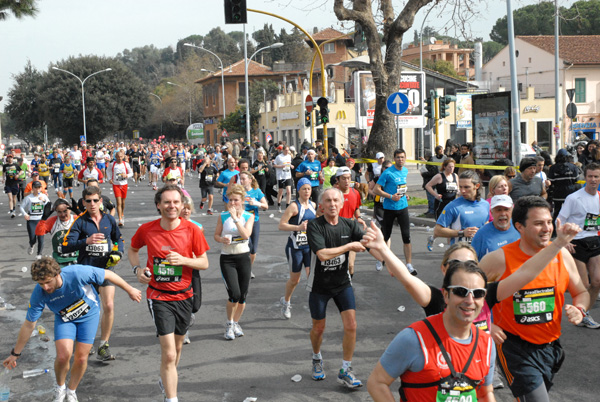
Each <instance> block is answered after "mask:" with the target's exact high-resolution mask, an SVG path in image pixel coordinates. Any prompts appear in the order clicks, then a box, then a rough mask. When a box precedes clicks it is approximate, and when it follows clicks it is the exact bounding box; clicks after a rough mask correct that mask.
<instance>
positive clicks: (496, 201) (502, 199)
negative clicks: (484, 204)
mask: <svg viewBox="0 0 600 402" xmlns="http://www.w3.org/2000/svg"><path fill="white" fill-rule="evenodd" d="M512 206H513V200H512V198H510V197H509V196H508V195H504V194H503V195H495V196H493V197H492V200H491V205H490V208H491V209H494V208H496V207H506V208H512Z"/></svg>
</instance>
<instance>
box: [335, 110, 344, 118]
mask: <svg viewBox="0 0 600 402" xmlns="http://www.w3.org/2000/svg"><path fill="white" fill-rule="evenodd" d="M335 119H336V120H346V111H345V110H338V112H337V113H336V115H335Z"/></svg>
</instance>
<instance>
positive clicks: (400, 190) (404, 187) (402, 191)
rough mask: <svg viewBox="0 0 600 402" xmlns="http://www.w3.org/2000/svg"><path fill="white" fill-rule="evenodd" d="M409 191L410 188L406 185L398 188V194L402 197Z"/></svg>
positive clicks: (399, 185)
mask: <svg viewBox="0 0 600 402" xmlns="http://www.w3.org/2000/svg"><path fill="white" fill-rule="evenodd" d="M407 190H408V187H407V186H406V184H398V185H397V186H396V194H400V195H402V196H404V194H406V191H407Z"/></svg>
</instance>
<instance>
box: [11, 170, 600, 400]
mask: <svg viewBox="0 0 600 402" xmlns="http://www.w3.org/2000/svg"><path fill="white" fill-rule="evenodd" d="M197 182H198V180H197V179H190V180H189V182H188V185H187V186H186V188H187V189H188V191H190V193H191V195H192V197H193V198H194V199H195V200H198V198H199V189H198V188H197V185H198V183H197ZM420 184H421V179H420V176H419V174H418V172H417V170H416V169H411V174H410V175H409V185H410V186H411V189H412V193H413V194H417V195H420V196H422V197H424V194H423V192H422V190H421V188H420ZM103 189H104V193H105V194H108V193H109V192H110V188H109V186H108V185H103ZM76 194H77V195H78V196H79V194H80V189H76ZM111 196H112V195H111ZM153 196H154V192H153V191H152V190H151V189H150V187H148V186H147V183H146V182H143V183H142V184H141V185H140V186H139V187H131V188H130V194H129V198H128V199H127V206H126V217H127V219H126V226H125V227H124V228H123V237H124V239H125V240H126V243H128V241H129V240H130V239H131V237H132V236H133V234H134V233H135V231H136V230H137V228H138V226H139V225H141V224H142V223H143V222H147V221H149V220H152V219H156V218H157V217H158V216H157V214H156V212H155V209H154V206H153V205H152V204H153ZM215 198H220V197H217V196H215ZM0 201H2V204H1V205H0V212H1V214H0V233H2V235H1V239H2V240H1V243H0V249H1V250H2V252H1V253H0V295H1V296H2V297H4V298H5V299H6V301H7V302H8V303H11V304H13V305H14V306H16V309H15V310H4V311H0V328H1V329H0V350H1V351H2V353H1V354H0V355H2V356H3V357H2V359H4V356H8V354H9V351H10V349H11V348H12V346H13V345H14V342H15V340H16V336H17V333H18V330H19V327H20V325H21V323H22V320H23V319H24V316H25V310H26V307H27V302H28V298H29V295H30V293H31V290H32V289H33V286H34V283H33V282H32V280H31V277H30V273H29V269H28V268H29V266H30V265H31V262H32V261H33V258H32V256H29V255H27V233H26V228H25V224H24V222H25V221H24V219H23V218H22V217H18V218H15V219H14V220H11V219H10V217H9V215H8V214H7V213H6V212H7V210H8V208H7V200H6V198H5V197H3V198H2V199H1V200H0ZM216 208H217V209H219V210H221V208H222V203H221V201H220V200H218V201H217V202H216ZM365 212H368V211H365ZM413 212H415V214H416V213H422V212H424V210H423V208H418V209H417V208H415V209H414V210H413ZM217 217H218V215H214V216H206V215H205V214H203V213H202V211H197V213H196V214H195V215H194V216H193V219H196V220H198V221H199V222H201V223H202V224H203V225H204V226H205V232H206V235H207V236H206V237H207V240H208V242H209V244H210V246H211V247H212V249H211V250H210V251H209V253H208V256H209V260H210V268H209V269H208V270H207V271H205V272H203V273H202V285H203V302H202V308H201V310H200V311H199V312H198V313H197V314H196V321H195V324H194V326H193V327H192V328H191V331H190V335H191V336H190V337H191V341H192V343H191V344H190V345H185V346H184V349H183V354H182V358H181V362H180V365H179V398H180V401H185V402H188V401H211V402H213V401H222V402H234V401H235V402H241V401H244V399H246V398H248V397H255V398H257V401H370V400H371V398H370V396H369V394H368V392H367V391H366V387H363V388H361V389H359V390H355V391H350V390H347V389H345V388H343V387H342V386H341V385H339V384H338V383H337V382H336V372H337V370H339V367H340V365H341V359H342V351H341V340H342V324H341V320H340V317H339V314H338V312H337V309H336V308H335V305H334V304H333V303H330V306H329V308H328V311H327V313H328V325H327V328H326V332H325V337H324V342H323V348H322V353H323V357H324V361H325V370H326V373H327V378H326V379H325V380H324V381H320V382H315V381H312V380H311V378H310V370H311V356H312V355H311V347H310V341H309V331H310V326H311V319H310V315H309V311H308V297H307V296H308V295H307V292H306V290H305V289H304V285H305V278H304V277H303V278H302V282H301V284H300V286H299V287H298V288H297V290H296V292H295V294H294V296H293V298H292V305H293V310H292V318H291V319H290V320H284V319H282V317H281V315H280V307H279V299H280V297H281V296H282V295H283V290H284V284H285V281H286V279H287V275H288V265H287V262H286V259H285V256H284V245H285V242H286V239H287V237H286V235H285V234H283V233H282V232H279V231H278V230H277V224H278V220H279V217H280V214H279V213H278V212H276V211H274V210H273V209H271V210H269V211H267V212H265V213H262V214H261V236H260V242H259V244H260V246H259V253H258V256H257V259H256V263H255V266H254V269H253V271H254V273H255V274H256V279H254V280H252V282H251V285H250V291H249V294H248V298H247V308H246V312H245V314H244V316H243V318H242V321H241V324H242V326H243V328H244V332H245V336H244V337H242V338H238V339H236V340H234V341H226V340H224V338H223V332H224V324H225V301H226V296H227V294H226V291H225V287H224V285H223V281H222V279H221V274H220V269H219V262H218V261H219V260H218V258H219V252H220V248H219V246H218V245H217V244H216V243H215V242H214V240H213V238H212V234H213V233H214V227H215V224H216V220H217ZM412 220H413V222H414V223H415V226H414V227H413V228H412V232H411V235H412V243H413V265H414V266H415V268H417V270H418V272H419V277H420V278H422V279H423V280H425V281H426V282H428V283H432V284H438V285H441V282H442V275H441V272H440V269H439V262H440V260H441V256H442V254H443V251H444V248H440V247H438V246H436V247H435V250H434V251H433V252H429V251H427V248H426V238H427V236H428V234H429V233H428V232H427V229H426V227H424V226H421V225H429V226H431V227H433V221H431V220H425V219H422V218H416V217H413V218H412ZM392 244H393V250H394V251H395V252H396V253H397V255H399V256H401V255H402V244H401V239H400V234H399V230H398V229H397V228H395V229H394V233H393V242H392ZM48 245H49V239H47V241H46V252H48ZM142 258H143V259H144V260H145V253H144V251H142ZM126 261H127V260H126V258H125V259H124V261H123V262H121V263H120V264H119V266H118V269H117V273H118V274H120V275H122V276H123V277H124V278H125V279H126V280H127V281H129V282H130V283H133V284H134V286H137V287H138V288H140V289H142V285H141V284H139V283H137V282H135V277H134V275H133V273H132V272H131V270H130V267H129V264H128V263H127V262H126ZM22 267H27V272H22ZM353 283H354V288H355V293H356V303H357V322H358V335H357V344H356V352H355V355H354V359H353V367H354V371H355V373H356V374H357V376H358V378H359V379H361V380H362V381H363V383H366V380H367V378H368V375H369V373H370V371H371V370H372V368H373V367H374V365H375V364H376V363H377V361H378V359H379V357H380V356H381V354H382V352H383V350H384V349H385V348H386V346H387V345H388V343H389V342H390V341H391V340H392V339H393V337H394V336H395V334H396V333H397V332H399V331H400V330H402V329H403V328H405V327H406V326H407V325H409V324H411V323H412V322H414V321H416V320H419V319H422V318H423V317H424V314H423V311H422V309H421V308H420V307H418V306H417V305H416V303H414V302H413V301H412V299H411V298H410V296H409V295H408V294H407V292H406V291H405V290H403V288H402V287H401V285H400V284H399V283H398V282H397V281H396V280H394V279H392V278H391V277H390V275H389V274H388V273H387V272H385V270H384V271H382V272H377V271H376V270H375V262H374V260H373V258H372V257H371V256H369V255H368V254H361V255H359V256H358V258H357V262H356V274H355V276H354V280H353ZM567 298H568V299H569V296H568V295H567ZM400 306H404V309H403V311H399V309H398V308H399V307H400ZM592 315H593V316H594V317H597V318H598V317H600V312H599V311H598V309H594V310H592ZM53 320H54V318H53V316H52V314H51V313H49V312H45V313H44V315H43V316H42V319H41V322H42V323H43V324H44V325H45V326H46V328H48V332H49V334H50V335H52V328H53ZM563 328H564V331H563V336H562V344H563V346H564V348H565V351H566V361H565V363H564V365H563V367H562V369H561V371H560V373H559V374H558V376H557V378H556V383H555V386H554V388H553V391H552V392H551V400H552V401H566V400H580V401H595V400H597V396H596V394H597V392H596V391H595V389H594V388H595V387H594V385H595V381H596V380H597V378H598V372H599V369H598V365H597V362H598V357H599V355H600V352H599V348H598V347H597V346H598V332H594V331H593V330H589V329H583V328H576V327H573V326H572V325H570V324H568V323H566V322H563ZM110 344H111V349H112V351H113V353H115V354H116V355H117V360H116V361H112V362H110V363H101V362H98V361H97V360H96V358H95V356H92V357H91V358H90V361H89V368H88V371H87V373H86V375H85V377H84V379H83V381H82V383H81V385H80V387H79V389H78V396H79V400H80V401H103V402H111V401H144V402H147V401H162V396H161V394H160V390H159V388H158V385H157V380H158V375H159V374H158V371H159V360H160V348H159V345H158V340H157V338H156V336H155V332H154V327H153V324H152V321H151V318H150V315H149V313H148V309H147V307H146V305H145V303H142V304H136V303H134V302H132V301H130V300H129V298H128V297H127V295H126V294H125V293H124V292H123V291H121V290H120V289H118V290H117V295H116V319H115V327H114V330H113V334H112V337H111V339H110ZM53 359H54V347H53V345H52V343H51V342H42V341H41V340H40V339H39V337H34V338H32V339H31V340H30V342H29V344H28V345H27V347H26V349H25V350H24V352H23V357H22V358H21V359H20V360H19V366H18V367H17V368H16V369H15V370H14V372H13V380H12V392H13V396H12V398H11V401H34V400H36V401H37V400H50V399H51V390H52V385H53V383H54V381H53V372H52V371H51V372H50V373H49V374H46V375H43V376H40V377H34V378H29V379H23V378H22V376H21V373H22V371H23V370H28V369H33V368H52V365H53ZM296 374H300V375H301V376H302V380H301V381H300V382H292V381H291V377H292V376H294V375H296ZM398 385H399V383H398V382H395V383H394V384H393V385H392V388H393V390H394V395H395V396H396V399H397V397H398V394H397V391H396V390H397V388H398ZM496 398H497V400H498V401H510V400H512V398H511V396H510V392H509V391H508V390H507V389H502V390H498V391H497V393H496Z"/></svg>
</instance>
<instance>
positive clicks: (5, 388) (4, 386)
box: [0, 369, 10, 402]
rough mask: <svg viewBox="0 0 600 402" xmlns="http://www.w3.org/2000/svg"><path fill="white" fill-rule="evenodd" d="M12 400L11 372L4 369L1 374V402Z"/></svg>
mask: <svg viewBox="0 0 600 402" xmlns="http://www.w3.org/2000/svg"><path fill="white" fill-rule="evenodd" d="M8 398H10V370H9V369H4V370H3V371H2V372H0V402H5V401H8Z"/></svg>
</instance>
